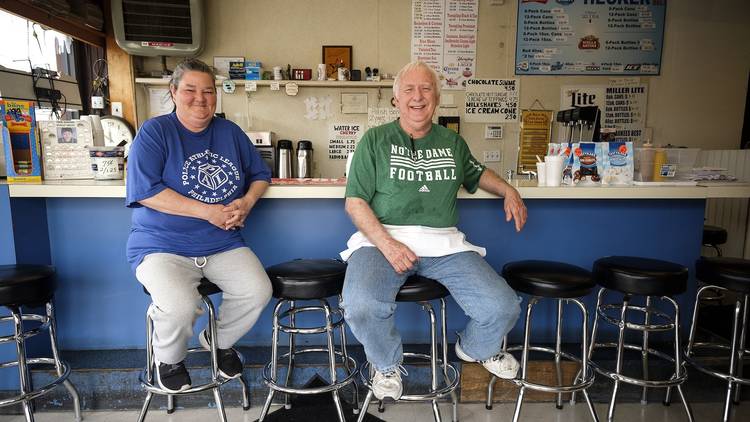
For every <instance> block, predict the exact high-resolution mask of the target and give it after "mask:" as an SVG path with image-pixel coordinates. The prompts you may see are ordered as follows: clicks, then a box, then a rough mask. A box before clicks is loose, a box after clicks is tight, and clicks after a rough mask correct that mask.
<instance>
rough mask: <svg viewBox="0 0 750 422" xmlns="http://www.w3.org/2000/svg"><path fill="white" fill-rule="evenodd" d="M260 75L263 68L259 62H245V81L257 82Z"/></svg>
mask: <svg viewBox="0 0 750 422" xmlns="http://www.w3.org/2000/svg"><path fill="white" fill-rule="evenodd" d="M262 73H263V66H262V65H261V62H256V61H250V60H246V61H245V80H248V81H259V80H260V76H261V74H262Z"/></svg>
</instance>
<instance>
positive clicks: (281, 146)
mask: <svg viewBox="0 0 750 422" xmlns="http://www.w3.org/2000/svg"><path fill="white" fill-rule="evenodd" d="M276 158H277V160H276V163H277V166H278V167H277V169H276V174H277V175H278V177H279V178H281V179H288V178H290V177H294V175H293V174H292V141H290V140H288V139H280V140H279V142H277V143H276Z"/></svg>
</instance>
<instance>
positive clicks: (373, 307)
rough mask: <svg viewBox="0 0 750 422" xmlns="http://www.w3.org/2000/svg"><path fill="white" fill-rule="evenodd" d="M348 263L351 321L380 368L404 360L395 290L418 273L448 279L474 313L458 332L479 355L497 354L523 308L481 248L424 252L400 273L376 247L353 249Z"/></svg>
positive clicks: (480, 357)
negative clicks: (436, 254)
mask: <svg viewBox="0 0 750 422" xmlns="http://www.w3.org/2000/svg"><path fill="white" fill-rule="evenodd" d="M348 264H349V265H348V267H347V269H346V280H345V281H344V291H343V294H342V295H343V301H342V303H341V304H340V307H341V308H343V309H344V316H345V318H346V322H347V324H348V325H349V327H350V328H351V330H352V332H353V333H354V336H355V337H356V338H357V340H359V342H360V343H362V345H363V346H364V348H365V353H366V354H367V360H368V361H370V363H372V365H373V366H374V367H375V369H377V370H378V371H381V372H387V371H391V370H394V369H395V368H396V367H397V366H398V365H399V364H400V363H401V361H402V357H403V348H402V345H401V336H400V335H399V333H398V331H396V325H395V321H394V313H395V311H396V294H397V293H398V290H399V289H400V288H401V285H403V284H404V282H405V281H406V279H407V278H408V277H409V276H410V275H413V274H419V275H421V276H424V277H428V278H431V279H433V280H436V281H438V282H440V284H442V285H444V286H445V287H446V288H447V289H448V290H449V291H450V293H451V296H453V299H454V300H455V301H456V303H458V305H459V306H460V307H461V309H462V310H463V311H464V313H465V314H466V315H467V316H468V317H469V323H468V324H467V325H466V328H465V329H464V330H463V331H462V332H461V333H459V337H460V340H461V349H463V351H464V352H466V354H467V355H469V356H470V357H472V358H474V359H476V360H486V359H489V358H491V357H492V356H494V355H496V354H498V353H499V352H500V349H501V344H502V339H503V337H504V336H505V334H507V333H508V331H510V329H511V328H513V325H515V323H516V320H517V319H518V315H519V313H520V307H519V303H520V298H519V297H518V295H516V293H515V292H514V291H513V289H511V288H510V287H509V286H508V283H506V282H505V280H504V279H503V278H502V277H501V276H500V275H498V274H497V273H496V272H495V270H493V269H492V267H490V265H489V264H488V263H487V261H485V260H484V258H482V257H481V256H479V254H477V253H476V252H461V253H456V254H452V255H447V256H441V257H420V258H419V260H418V261H417V263H416V264H415V265H414V268H412V269H411V270H410V271H409V272H408V273H403V274H399V273H397V272H396V271H395V270H394V269H393V267H391V264H390V263H389V262H388V261H387V260H386V259H385V257H384V256H383V254H382V253H381V252H380V250H378V249H377V248H374V247H364V248H360V249H358V250H357V251H355V252H354V254H352V256H351V257H350V258H349V261H348Z"/></svg>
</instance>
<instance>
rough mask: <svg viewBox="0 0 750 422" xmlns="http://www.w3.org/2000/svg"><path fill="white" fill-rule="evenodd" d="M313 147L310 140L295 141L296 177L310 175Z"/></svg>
mask: <svg viewBox="0 0 750 422" xmlns="http://www.w3.org/2000/svg"><path fill="white" fill-rule="evenodd" d="M312 158H313V148H312V142H310V141H305V140H302V141H299V142H297V172H296V173H297V177H299V178H309V177H312V163H313V159H312Z"/></svg>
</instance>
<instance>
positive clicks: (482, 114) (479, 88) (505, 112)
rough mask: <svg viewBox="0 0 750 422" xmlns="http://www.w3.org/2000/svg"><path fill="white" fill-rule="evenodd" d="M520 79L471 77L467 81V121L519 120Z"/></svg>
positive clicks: (502, 121) (500, 121) (465, 112)
mask: <svg viewBox="0 0 750 422" xmlns="http://www.w3.org/2000/svg"><path fill="white" fill-rule="evenodd" d="M518 85H519V81H518V79H469V80H467V81H466V105H465V109H464V116H465V119H466V121H467V122H484V123H506V122H517V121H518V116H519V110H518Z"/></svg>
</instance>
